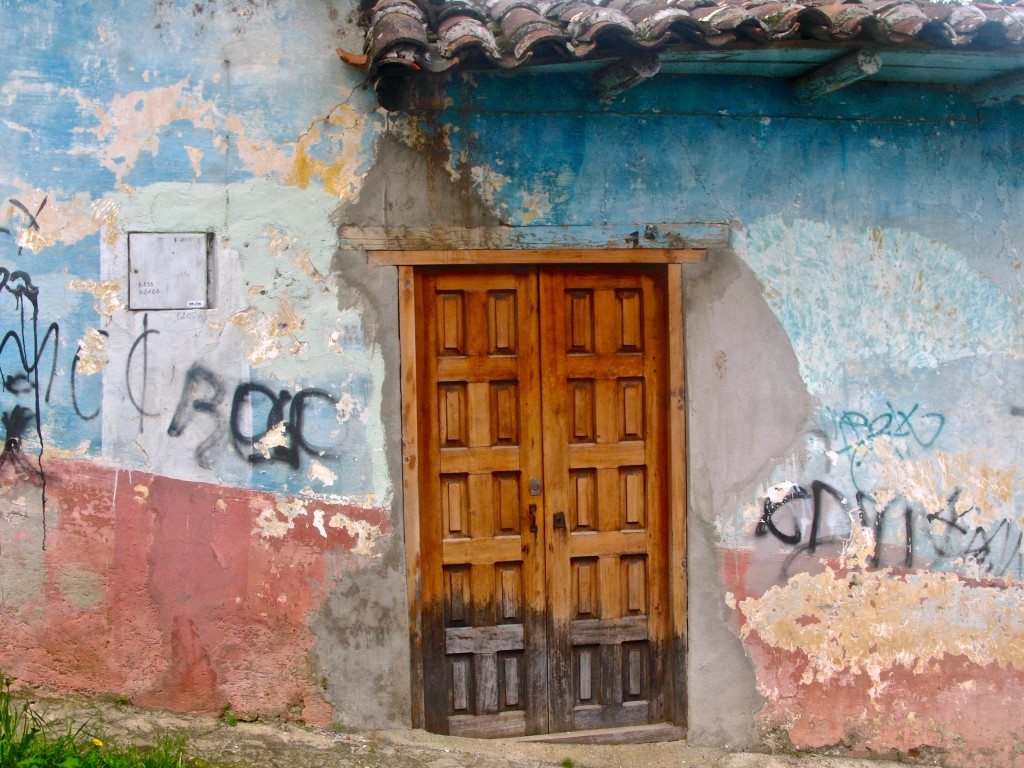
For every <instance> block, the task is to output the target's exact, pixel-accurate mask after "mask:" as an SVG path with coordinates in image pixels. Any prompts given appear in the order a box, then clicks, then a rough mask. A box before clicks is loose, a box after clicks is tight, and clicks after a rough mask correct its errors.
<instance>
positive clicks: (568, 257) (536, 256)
mask: <svg viewBox="0 0 1024 768" xmlns="http://www.w3.org/2000/svg"><path fill="white" fill-rule="evenodd" d="M367 254H368V256H369V260H370V263H371V264H391V265H398V266H411V267H419V266H429V265H437V266H444V265H450V266H455V265H465V264H494V265H508V264H537V265H542V264H691V263H696V262H700V261H704V259H705V257H706V256H707V251H706V250H705V249H703V248H606V249H602V250H597V249H592V248H587V249H572V248H562V249H557V250H548V249H537V248H518V249H514V250H490V249H476V250H419V251H392V250H379V251H378V250H371V251H367Z"/></svg>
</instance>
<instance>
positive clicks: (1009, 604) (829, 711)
mask: <svg viewBox="0 0 1024 768" xmlns="http://www.w3.org/2000/svg"><path fill="white" fill-rule="evenodd" d="M722 556H723V559H722V576H723V580H724V582H725V584H726V587H727V589H728V591H729V598H728V601H729V604H730V605H732V606H733V607H735V608H736V616H737V617H738V625H737V627H736V629H737V631H738V633H739V634H740V637H741V638H743V641H744V646H745V648H746V651H747V653H748V654H749V656H750V657H751V659H752V661H753V664H754V669H755V674H756V678H757V686H758V690H759V691H760V693H761V695H762V696H763V697H764V698H765V705H764V708H763V710H762V711H761V713H760V715H759V726H760V728H761V730H762V732H763V733H765V734H776V736H778V735H783V738H784V740H788V742H789V743H790V744H791V745H792V746H793V747H796V748H798V749H818V748H823V747H834V746H840V747H844V748H850V749H851V750H852V751H853V753H854V754H862V755H871V754H874V755H879V754H881V755H892V754H893V753H901V754H903V755H906V756H909V757H911V758H929V757H940V758H941V760H942V764H943V765H949V766H964V767H965V768H967V767H968V766H971V767H974V766H979V767H980V766H1019V765H1024V755H1022V754H1021V751H1022V746H1024V713H1022V712H1021V710H1020V707H1019V702H1020V701H1021V700H1022V697H1024V648H1022V647H1021V632H1022V626H1024V620H1021V619H1020V618H1019V617H1020V616H1022V615H1024V613H1022V612H1021V605H1022V599H1024V590H1022V589H1021V587H1019V586H1017V585H1015V584H1014V583H1013V582H1008V581H1005V580H995V579H994V580H988V581H979V580H976V579H970V578H967V577H965V576H963V575H961V574H955V573H929V572H923V571H914V570H907V569H897V568H879V569H871V568H868V567H865V566H864V564H862V563H857V562H856V561H855V559H854V562H850V561H849V560H844V559H842V558H839V559H836V558H832V559H824V558H823V559H821V560H808V559H805V560H804V563H803V567H804V568H805V569H806V570H804V571H802V572H800V573H795V574H793V575H791V576H790V577H789V578H788V579H786V580H782V579H780V578H779V574H780V571H781V568H782V567H783V566H784V563H785V562H786V559H785V558H784V557H782V556H778V557H772V556H766V555H765V554H763V553H760V554H759V553H757V552H752V551H737V550H723V551H722ZM811 563H813V565H811ZM789 565H792V564H791V563H789Z"/></svg>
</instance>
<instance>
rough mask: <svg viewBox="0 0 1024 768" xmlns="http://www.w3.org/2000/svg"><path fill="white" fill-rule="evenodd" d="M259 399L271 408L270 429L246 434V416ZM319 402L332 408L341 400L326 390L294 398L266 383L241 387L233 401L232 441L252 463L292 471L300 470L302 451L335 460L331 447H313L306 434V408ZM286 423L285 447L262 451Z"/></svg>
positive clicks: (267, 421) (309, 391)
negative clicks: (274, 463)
mask: <svg viewBox="0 0 1024 768" xmlns="http://www.w3.org/2000/svg"><path fill="white" fill-rule="evenodd" d="M258 398H262V399H264V400H265V404H266V405H269V408H268V409H267V417H266V421H265V427H266V428H265V429H263V430H262V431H261V432H259V433H257V434H252V435H248V434H246V433H245V432H244V431H243V428H242V424H241V421H242V417H243V414H244V413H245V412H246V411H247V410H249V409H253V406H254V403H255V400H256V399H258ZM315 400H321V401H324V402H327V403H330V404H331V407H332V408H333V407H334V406H336V405H337V403H338V399H337V398H336V397H335V396H334V395H332V394H331V393H330V392H325V391H324V390H322V389H304V390H300V391H299V392H297V393H296V394H295V395H294V396H293V395H292V394H291V393H290V392H288V391H287V390H284V389H282V390H281V391H280V392H278V393H276V394H275V393H274V391H273V390H272V389H270V388H269V387H266V386H264V385H262V384H254V383H247V384H241V385H239V387H238V388H237V389H236V390H235V396H234V398H233V399H232V402H231V441H232V443H233V444H234V446H235V450H236V451H238V454H239V455H240V456H242V457H243V458H244V459H245V460H246V461H248V462H249V463H250V464H261V463H263V462H265V461H279V462H283V463H285V464H287V465H288V466H290V467H291V468H292V469H298V468H299V460H300V457H301V453H302V452H305V453H308V454H310V455H312V456H318V457H327V458H335V457H334V455H333V454H331V453H330V452H329V450H328V449H327V448H322V447H318V446H315V445H312V444H310V442H309V440H307V439H306V436H305V431H304V430H305V417H306V408H307V407H308V406H309V404H310V403H311V401H315ZM286 410H287V414H286V413H285V411H286ZM282 422H283V423H284V425H285V431H284V435H283V438H284V440H285V444H284V445H273V446H266V447H264V448H263V450H260V447H259V443H260V442H261V441H263V440H264V438H266V437H267V435H268V434H269V433H270V431H271V430H272V429H274V428H275V427H277V426H278V425H279V424H281V423H282Z"/></svg>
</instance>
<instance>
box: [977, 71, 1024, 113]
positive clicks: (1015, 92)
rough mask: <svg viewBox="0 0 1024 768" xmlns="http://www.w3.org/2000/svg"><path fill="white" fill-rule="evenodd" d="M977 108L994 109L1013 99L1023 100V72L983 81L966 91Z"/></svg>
mask: <svg viewBox="0 0 1024 768" xmlns="http://www.w3.org/2000/svg"><path fill="white" fill-rule="evenodd" d="M968 94H969V96H970V99H971V101H973V102H974V103H975V104H977V105H978V106H979V107H994V106H996V105H997V104H1005V103H1006V102H1008V101H1014V100H1015V99H1024V70H1017V71H1016V72H1010V73H1009V74H1006V75H1000V76H999V77H993V78H992V79H991V80H984V81H982V82H980V83H978V84H977V85H975V86H974V87H973V88H971V89H970V90H969V91H968Z"/></svg>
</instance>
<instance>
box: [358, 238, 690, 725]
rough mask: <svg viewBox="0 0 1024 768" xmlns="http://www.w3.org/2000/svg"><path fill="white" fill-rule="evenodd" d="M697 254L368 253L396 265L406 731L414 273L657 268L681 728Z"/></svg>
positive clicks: (414, 609)
mask: <svg viewBox="0 0 1024 768" xmlns="http://www.w3.org/2000/svg"><path fill="white" fill-rule="evenodd" d="M706 253H707V252H706V251H705V250H703V249H662V248H644V249H635V248H630V249H604V250H592V249H588V250H565V249H547V250H542V249H519V250H433V251H425V250H408V251H400V250H399V251H395V250H379V251H369V252H368V257H369V262H370V263H371V264H379V265H391V266H397V267H398V316H399V344H400V355H401V378H402V381H401V397H402V495H403V504H402V516H403V530H404V535H405V551H406V578H407V587H408V590H409V626H410V647H411V674H412V677H411V699H412V725H413V727H415V728H422V727H423V724H424V722H425V711H424V691H423V624H422V592H421V557H420V544H421V530H420V479H419V461H418V454H419V425H418V413H419V404H418V397H419V396H418V390H417V378H416V377H417V370H416V368H417V358H416V331H417V329H416V281H415V271H416V267H422V266H452V267H456V268H457V267H458V266H471V265H476V266H480V265H511V264H530V265H537V266H541V265H550V266H558V265H564V266H569V265H575V266H580V265H588V264H593V265H597V264H603V265H611V264H620V265H622V266H629V265H634V264H664V265H665V266H666V272H667V274H666V278H667V279H666V289H665V290H666V294H667V295H666V297H665V298H666V310H667V312H668V334H669V336H668V341H667V347H668V357H669V365H668V388H667V389H668V403H667V407H666V414H667V416H668V425H667V441H668V445H667V464H668V466H667V467H666V470H667V473H668V512H669V530H668V538H669V540H668V570H669V572H668V580H669V614H670V616H669V626H670V630H671V633H672V638H673V647H672V648H671V650H670V659H669V665H670V667H671V669H672V670H673V674H672V679H671V680H670V681H669V685H668V693H667V695H666V703H667V709H668V711H669V712H670V720H671V722H673V723H675V724H676V725H680V726H685V725H686V696H685V692H686V599H687V584H686V388H685V370H684V359H685V358H684V354H685V339H684V330H685V329H684V326H683V280H682V278H683V274H682V265H683V264H684V263H693V262H699V261H702V260H703V259H704V258H705V256H706Z"/></svg>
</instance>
